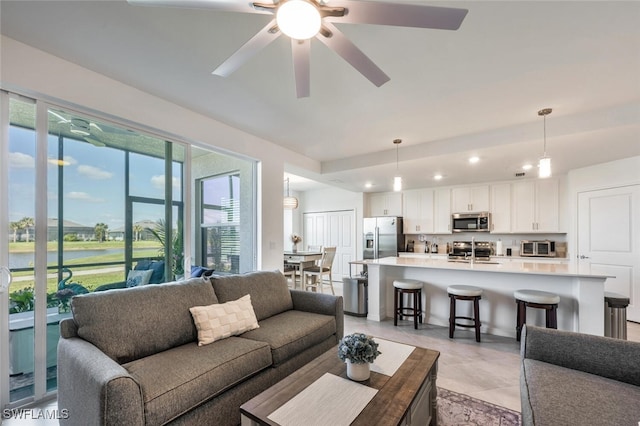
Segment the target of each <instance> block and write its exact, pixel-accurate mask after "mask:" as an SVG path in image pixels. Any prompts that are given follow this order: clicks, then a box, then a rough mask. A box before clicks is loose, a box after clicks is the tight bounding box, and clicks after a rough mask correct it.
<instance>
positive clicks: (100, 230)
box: [93, 222, 109, 243]
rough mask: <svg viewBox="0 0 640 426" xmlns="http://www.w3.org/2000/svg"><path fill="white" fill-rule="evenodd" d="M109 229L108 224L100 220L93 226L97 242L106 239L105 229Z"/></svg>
mask: <svg viewBox="0 0 640 426" xmlns="http://www.w3.org/2000/svg"><path fill="white" fill-rule="evenodd" d="M108 230H109V225H107V224H104V223H102V222H100V223H96V226H94V227H93V232H94V234H95V236H96V240H98V242H99V243H101V242H103V241H106V240H107V231H108Z"/></svg>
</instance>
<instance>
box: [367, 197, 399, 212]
mask: <svg viewBox="0 0 640 426" xmlns="http://www.w3.org/2000/svg"><path fill="white" fill-rule="evenodd" d="M369 216H402V193H401V192H377V193H374V194H370V195H369Z"/></svg>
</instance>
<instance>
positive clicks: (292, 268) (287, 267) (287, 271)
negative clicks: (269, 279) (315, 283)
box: [282, 262, 298, 290]
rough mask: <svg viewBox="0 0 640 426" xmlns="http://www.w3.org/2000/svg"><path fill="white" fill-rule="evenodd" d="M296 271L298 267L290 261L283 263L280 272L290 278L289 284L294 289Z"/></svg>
mask: <svg viewBox="0 0 640 426" xmlns="http://www.w3.org/2000/svg"><path fill="white" fill-rule="evenodd" d="M297 272H298V267H297V266H296V265H294V264H291V263H287V262H285V263H284V268H283V271H282V274H283V275H284V276H285V278H287V279H288V278H291V284H292V287H293V289H294V290H295V288H296V274H297Z"/></svg>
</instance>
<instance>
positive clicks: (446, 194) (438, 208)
mask: <svg viewBox="0 0 640 426" xmlns="http://www.w3.org/2000/svg"><path fill="white" fill-rule="evenodd" d="M433 201H434V210H433V211H434V218H433V232H434V233H435V234H451V190H450V189H449V188H438V189H436V190H434V192H433Z"/></svg>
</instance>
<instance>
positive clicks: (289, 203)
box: [282, 178, 298, 210]
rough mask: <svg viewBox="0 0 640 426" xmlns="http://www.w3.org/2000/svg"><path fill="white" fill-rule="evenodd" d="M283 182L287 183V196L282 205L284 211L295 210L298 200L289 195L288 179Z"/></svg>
mask: <svg viewBox="0 0 640 426" xmlns="http://www.w3.org/2000/svg"><path fill="white" fill-rule="evenodd" d="M285 182H287V196H286V197H284V200H283V203H282V205H283V207H284V208H285V210H293V209H297V208H298V199H297V198H296V197H292V196H291V194H289V178H286V179H285Z"/></svg>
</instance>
